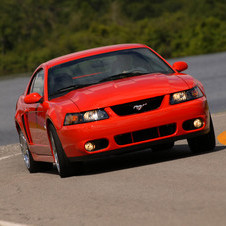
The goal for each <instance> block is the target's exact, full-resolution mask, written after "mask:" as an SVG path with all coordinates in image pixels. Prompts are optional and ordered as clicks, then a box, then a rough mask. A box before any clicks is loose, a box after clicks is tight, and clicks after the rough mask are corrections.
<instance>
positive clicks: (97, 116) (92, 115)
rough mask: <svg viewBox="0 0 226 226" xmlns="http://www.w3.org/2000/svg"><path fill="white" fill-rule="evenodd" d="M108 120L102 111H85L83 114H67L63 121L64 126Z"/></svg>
mask: <svg viewBox="0 0 226 226" xmlns="http://www.w3.org/2000/svg"><path fill="white" fill-rule="evenodd" d="M108 118H109V117H108V114H107V113H106V111H105V110H103V109H98V110H93V111H86V112H83V113H68V114H66V116H65V119H64V126H68V125H74V124H80V123H86V122H93V121H99V120H103V119H108Z"/></svg>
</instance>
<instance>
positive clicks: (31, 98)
mask: <svg viewBox="0 0 226 226" xmlns="http://www.w3.org/2000/svg"><path fill="white" fill-rule="evenodd" d="M41 98H42V97H41V96H40V94H38V93H30V94H28V95H27V96H26V97H25V98H24V102H25V103H26V104H34V103H37V102H39V101H40V100H41Z"/></svg>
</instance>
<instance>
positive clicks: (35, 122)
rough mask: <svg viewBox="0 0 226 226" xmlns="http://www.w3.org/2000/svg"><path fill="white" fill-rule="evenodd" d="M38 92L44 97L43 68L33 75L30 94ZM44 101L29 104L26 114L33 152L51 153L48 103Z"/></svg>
mask: <svg viewBox="0 0 226 226" xmlns="http://www.w3.org/2000/svg"><path fill="white" fill-rule="evenodd" d="M30 93H38V94H40V96H42V97H44V70H43V69H41V70H39V71H38V72H36V74H35V75H34V77H33V80H32V82H31V84H30V87H29V90H28V94H30ZM43 99H44V98H42V101H40V102H38V103H33V104H27V106H26V116H27V123H28V126H29V130H30V135H31V138H32V143H33V146H34V147H33V148H32V149H33V152H36V153H37V154H45V155H51V151H50V148H49V140H48V136H47V130H46V126H45V115H46V111H47V108H46V105H45V103H44V102H43Z"/></svg>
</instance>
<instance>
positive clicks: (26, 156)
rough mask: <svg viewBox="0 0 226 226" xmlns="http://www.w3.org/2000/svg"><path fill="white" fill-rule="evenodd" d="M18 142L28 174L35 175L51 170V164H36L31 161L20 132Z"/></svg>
mask: <svg viewBox="0 0 226 226" xmlns="http://www.w3.org/2000/svg"><path fill="white" fill-rule="evenodd" d="M19 141H20V148H21V152H22V156H23V159H24V162H25V165H26V167H27V169H28V170H29V172H30V173H35V172H38V171H43V170H49V169H51V168H52V163H48V162H36V161H35V160H34V159H33V157H32V155H31V152H30V150H29V148H28V144H27V140H26V138H25V136H24V134H23V132H22V131H21V130H20V131H19Z"/></svg>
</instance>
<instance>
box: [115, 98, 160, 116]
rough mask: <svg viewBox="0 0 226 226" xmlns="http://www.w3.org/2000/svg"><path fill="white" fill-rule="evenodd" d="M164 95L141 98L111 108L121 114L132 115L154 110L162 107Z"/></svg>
mask: <svg viewBox="0 0 226 226" xmlns="http://www.w3.org/2000/svg"><path fill="white" fill-rule="evenodd" d="M163 97H164V96H159V97H154V98H149V99H145V100H139V101H135V102H130V103H126V104H120V105H115V106H112V107H111V109H112V110H113V111H114V112H115V113H116V114H117V115H119V116H125V115H132V114H138V113H143V112H146V111H152V110H154V109H157V108H159V107H160V105H161V103H162V100H163Z"/></svg>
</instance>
